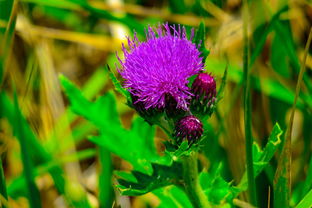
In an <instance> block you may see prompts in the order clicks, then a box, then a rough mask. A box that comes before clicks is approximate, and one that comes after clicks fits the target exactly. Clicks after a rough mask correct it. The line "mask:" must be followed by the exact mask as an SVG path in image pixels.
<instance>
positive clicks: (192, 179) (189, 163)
mask: <svg viewBox="0 0 312 208" xmlns="http://www.w3.org/2000/svg"><path fill="white" fill-rule="evenodd" d="M197 156H198V154H197V153H196V152H191V154H190V156H185V157H184V158H183V161H182V163H183V179H184V188H185V191H186V193H187V194H188V196H189V198H190V200H191V202H192V204H193V206H194V207H195V208H209V207H210V205H209V203H208V199H207V197H206V195H205V194H204V192H203V190H202V188H201V186H200V184H199V180H198V166H197Z"/></svg>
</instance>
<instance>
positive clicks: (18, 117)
mask: <svg viewBox="0 0 312 208" xmlns="http://www.w3.org/2000/svg"><path fill="white" fill-rule="evenodd" d="M14 110H15V112H14V113H15V125H14V127H15V134H16V137H17V138H18V141H19V143H20V147H21V156H22V158H21V159H22V162H23V168H24V177H25V181H26V187H27V191H28V194H27V196H28V202H29V205H30V207H32V208H40V207H41V200H40V194H39V190H38V188H37V186H36V183H35V178H34V167H33V161H32V160H31V157H30V152H29V150H30V146H29V144H28V142H27V139H26V134H25V132H24V126H23V123H22V114H21V112H20V109H19V104H18V101H17V95H16V93H14ZM24 124H25V123H24Z"/></svg>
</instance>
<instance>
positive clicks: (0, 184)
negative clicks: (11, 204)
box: [0, 156, 8, 208]
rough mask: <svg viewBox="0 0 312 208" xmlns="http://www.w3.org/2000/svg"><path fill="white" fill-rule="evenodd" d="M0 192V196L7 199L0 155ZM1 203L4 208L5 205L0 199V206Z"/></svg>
mask: <svg viewBox="0 0 312 208" xmlns="http://www.w3.org/2000/svg"><path fill="white" fill-rule="evenodd" d="M0 194H1V195H2V197H3V198H4V199H5V200H8V194H7V191H6V185H5V178H4V171H3V168H2V159H1V156H0ZM1 204H2V208H6V206H5V205H4V204H3V203H2V202H1V200H0V207H1Z"/></svg>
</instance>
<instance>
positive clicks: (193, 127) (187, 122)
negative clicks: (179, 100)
mask: <svg viewBox="0 0 312 208" xmlns="http://www.w3.org/2000/svg"><path fill="white" fill-rule="evenodd" d="M202 134H203V124H202V123H201V121H200V120H199V119H198V118H196V117H195V116H193V115H189V116H185V117H183V118H181V119H180V120H179V121H178V122H177V123H176V126H175V131H174V136H175V138H177V139H178V143H179V142H180V141H182V140H184V139H187V140H188V142H189V143H194V142H196V141H197V140H198V139H199V138H200V137H201V136H202Z"/></svg>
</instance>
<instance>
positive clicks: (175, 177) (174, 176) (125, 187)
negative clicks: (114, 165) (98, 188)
mask: <svg viewBox="0 0 312 208" xmlns="http://www.w3.org/2000/svg"><path fill="white" fill-rule="evenodd" d="M152 167H153V170H154V171H153V174H152V175H151V176H149V175H146V174H143V173H141V172H138V171H132V172H131V173H127V172H116V175H117V176H118V183H119V185H117V187H118V188H119V190H120V191H121V194H123V195H129V196H137V195H142V194H146V193H148V192H151V191H153V190H154V189H157V188H160V187H164V186H169V185H172V184H178V183H179V181H181V180H182V172H183V171H182V166H181V164H180V163H173V164H172V165H171V166H169V167H168V166H163V165H157V164H152Z"/></svg>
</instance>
